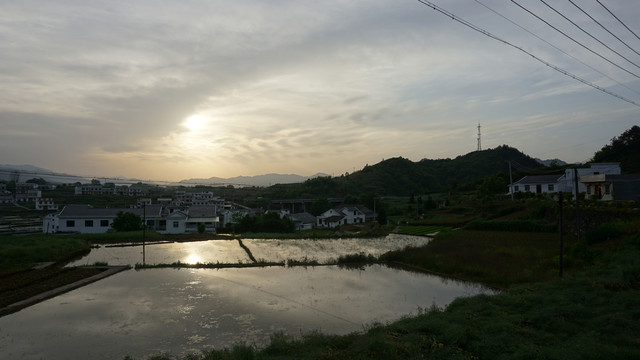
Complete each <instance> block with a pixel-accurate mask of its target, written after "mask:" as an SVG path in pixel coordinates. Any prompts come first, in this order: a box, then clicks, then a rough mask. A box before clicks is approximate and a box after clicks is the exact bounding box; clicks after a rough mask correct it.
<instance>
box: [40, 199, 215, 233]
mask: <svg viewBox="0 0 640 360" xmlns="http://www.w3.org/2000/svg"><path fill="white" fill-rule="evenodd" d="M119 212H130V213H134V214H136V215H138V216H140V218H142V219H143V221H144V222H145V224H146V227H147V229H150V230H155V231H157V232H159V233H163V234H164V233H168V234H184V233H197V232H199V230H200V227H203V229H204V231H205V232H207V233H215V232H216V228H217V227H218V225H219V224H218V223H219V220H218V216H217V212H216V207H215V206H193V207H188V208H185V209H184V210H176V211H173V212H171V213H170V212H169V211H168V209H167V208H165V207H164V206H162V205H148V204H147V203H146V202H144V205H143V206H141V207H135V208H94V207H92V206H90V205H67V206H65V207H64V208H63V209H62V211H60V212H59V213H57V214H49V215H47V216H45V218H44V220H43V224H42V231H43V232H44V233H60V232H62V233H66V232H78V233H83V234H100V233H106V232H108V231H110V230H112V225H113V220H114V219H115V218H116V217H117V216H118V213H119Z"/></svg>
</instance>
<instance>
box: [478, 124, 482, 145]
mask: <svg viewBox="0 0 640 360" xmlns="http://www.w3.org/2000/svg"><path fill="white" fill-rule="evenodd" d="M481 150H482V146H480V123H478V151H481Z"/></svg>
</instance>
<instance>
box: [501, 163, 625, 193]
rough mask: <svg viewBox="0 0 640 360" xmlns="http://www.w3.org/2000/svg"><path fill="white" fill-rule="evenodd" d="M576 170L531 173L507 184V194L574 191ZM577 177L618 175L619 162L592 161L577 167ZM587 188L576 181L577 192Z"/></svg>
mask: <svg viewBox="0 0 640 360" xmlns="http://www.w3.org/2000/svg"><path fill="white" fill-rule="evenodd" d="M575 172H576V170H574V169H566V170H565V172H564V174H555V175H533V176H525V177H523V178H522V179H520V180H518V181H516V182H514V183H512V184H509V185H508V187H509V194H515V193H518V192H529V193H534V194H548V193H557V192H568V193H574V192H575V190H574V189H575V178H574V174H575ZM577 173H578V178H580V177H582V176H591V175H620V163H593V164H590V165H589V167H588V168H579V169H577ZM586 190H587V188H586V187H585V185H584V184H583V183H580V182H579V183H578V192H585V191H586Z"/></svg>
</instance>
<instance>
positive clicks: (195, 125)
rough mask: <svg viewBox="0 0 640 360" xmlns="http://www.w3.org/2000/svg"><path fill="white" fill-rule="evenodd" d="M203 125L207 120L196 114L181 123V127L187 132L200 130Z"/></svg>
mask: <svg viewBox="0 0 640 360" xmlns="http://www.w3.org/2000/svg"><path fill="white" fill-rule="evenodd" d="M205 125H207V118H206V117H204V116H202V115H198V114H194V115H191V116H189V117H188V118H186V119H185V121H184V122H183V123H182V126H184V127H186V128H187V129H188V130H189V131H198V130H202V129H204V127H205Z"/></svg>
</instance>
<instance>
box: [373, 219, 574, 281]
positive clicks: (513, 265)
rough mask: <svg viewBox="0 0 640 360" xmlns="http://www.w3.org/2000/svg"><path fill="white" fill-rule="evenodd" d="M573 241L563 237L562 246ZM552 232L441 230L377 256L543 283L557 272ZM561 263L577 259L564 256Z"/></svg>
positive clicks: (453, 272) (473, 275) (475, 277)
mask: <svg viewBox="0 0 640 360" xmlns="http://www.w3.org/2000/svg"><path fill="white" fill-rule="evenodd" d="M574 243H575V240H571V239H566V242H565V244H566V245H567V247H569V246H571V245H572V244H574ZM558 244H559V242H558V235H557V234H550V233H525V232H506V231H505V232H502V231H500V232H499V231H471V230H456V231H445V232H442V233H440V234H438V235H437V236H436V237H435V239H434V240H432V241H431V242H430V243H429V244H428V245H427V246H424V247H420V248H413V247H410V248H406V249H403V250H398V251H392V252H389V253H387V254H385V255H384V256H382V257H381V260H386V261H394V262H400V263H403V264H407V265H412V266H416V267H420V268H423V269H429V270H433V271H435V272H438V273H442V274H447V275H448V276H452V277H457V278H462V279H466V280H471V281H477V282H482V283H485V284H488V285H491V286H496V287H506V286H508V285H511V284H518V283H524V282H531V281H544V280H548V279H551V278H553V277H554V276H556V274H557V273H558V265H557V264H558V254H559V245H558ZM565 262H566V264H565V265H567V266H575V265H578V263H579V261H578V260H577V259H569V258H568V255H567V259H565Z"/></svg>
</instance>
